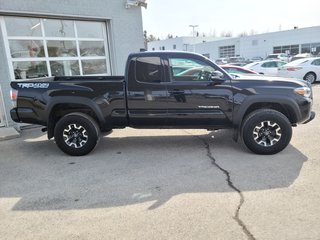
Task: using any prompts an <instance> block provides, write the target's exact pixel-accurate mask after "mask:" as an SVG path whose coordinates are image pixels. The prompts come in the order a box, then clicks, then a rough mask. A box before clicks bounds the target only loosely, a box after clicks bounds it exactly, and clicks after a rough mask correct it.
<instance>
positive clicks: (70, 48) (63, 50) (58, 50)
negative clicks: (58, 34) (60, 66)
mask: <svg viewBox="0 0 320 240" xmlns="http://www.w3.org/2000/svg"><path fill="white" fill-rule="evenodd" d="M47 47H48V55H49V57H77V45H76V42H75V41H51V40H50V41H47Z"/></svg>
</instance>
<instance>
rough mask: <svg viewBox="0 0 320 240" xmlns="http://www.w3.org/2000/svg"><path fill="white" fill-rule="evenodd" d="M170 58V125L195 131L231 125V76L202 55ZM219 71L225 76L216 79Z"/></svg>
mask: <svg viewBox="0 0 320 240" xmlns="http://www.w3.org/2000/svg"><path fill="white" fill-rule="evenodd" d="M167 56H168V57H167V59H166V61H165V64H166V65H167V69H168V71H167V77H168V78H169V79H170V81H169V83H168V84H167V89H168V104H167V107H168V120H167V125H170V126H180V127H184V126H185V127H194V128H202V127H204V128H206V127H214V126H222V125H223V126H228V125H229V124H230V125H231V122H232V111H233V92H232V86H231V79H230V77H229V75H227V74H225V73H224V72H223V71H222V70H221V69H220V68H218V67H217V66H216V65H215V64H213V63H212V62H211V61H210V60H208V59H206V58H204V57H202V56H200V55H199V56H198V55H194V54H186V53H168V55H167ZM177 69H179V70H177ZM180 69H183V71H180ZM216 71H220V73H224V75H223V76H220V78H219V77H218V76H217V77H216V79H214V78H215V75H216V74H218V73H217V72H216Z"/></svg>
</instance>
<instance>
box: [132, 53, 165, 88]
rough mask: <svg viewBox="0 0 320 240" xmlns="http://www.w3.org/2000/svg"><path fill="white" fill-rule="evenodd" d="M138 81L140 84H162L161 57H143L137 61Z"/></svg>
mask: <svg viewBox="0 0 320 240" xmlns="http://www.w3.org/2000/svg"><path fill="white" fill-rule="evenodd" d="M136 79H137V81H140V82H149V83H157V82H161V61H160V58H159V57H141V58H138V59H137V61H136Z"/></svg>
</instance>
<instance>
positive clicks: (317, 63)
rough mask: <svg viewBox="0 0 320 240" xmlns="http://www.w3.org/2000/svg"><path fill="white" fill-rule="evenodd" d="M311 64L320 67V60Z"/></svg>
mask: <svg viewBox="0 0 320 240" xmlns="http://www.w3.org/2000/svg"><path fill="white" fill-rule="evenodd" d="M311 64H312V65H316V66H320V59H317V60H314V61H313V62H312V63H311Z"/></svg>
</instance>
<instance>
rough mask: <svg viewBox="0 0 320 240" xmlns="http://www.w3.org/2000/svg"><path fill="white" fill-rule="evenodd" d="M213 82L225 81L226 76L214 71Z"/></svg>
mask: <svg viewBox="0 0 320 240" xmlns="http://www.w3.org/2000/svg"><path fill="white" fill-rule="evenodd" d="M211 80H212V81H217V80H218V81H219V80H220V81H221V80H224V74H223V73H222V72H220V71H214V72H212V74H211Z"/></svg>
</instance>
